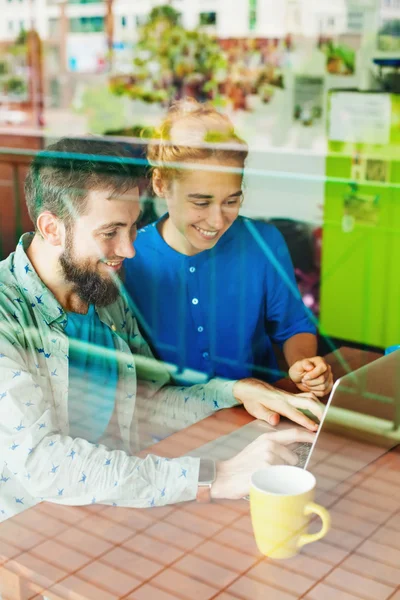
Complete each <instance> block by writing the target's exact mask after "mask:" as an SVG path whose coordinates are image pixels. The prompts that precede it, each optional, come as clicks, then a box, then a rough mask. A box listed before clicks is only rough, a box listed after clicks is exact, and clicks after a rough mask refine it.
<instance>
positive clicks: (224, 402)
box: [218, 380, 241, 408]
mask: <svg viewBox="0 0 400 600" xmlns="http://www.w3.org/2000/svg"><path fill="white" fill-rule="evenodd" d="M235 383H237V380H235V381H223V380H221V388H222V389H221V392H220V397H219V402H218V404H219V408H233V407H234V406H240V405H241V402H239V400H236V398H235V396H234V395H233V386H234V385H235Z"/></svg>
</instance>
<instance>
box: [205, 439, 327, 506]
mask: <svg viewBox="0 0 400 600" xmlns="http://www.w3.org/2000/svg"><path fill="white" fill-rule="evenodd" d="M314 439H315V434H314V433H310V432H309V431H305V430H304V429H300V428H294V429H286V430H285V431H272V432H271V433H264V434H262V435H260V437H258V438H257V439H256V440H254V442H252V443H251V444H249V445H248V446H246V448H245V449H244V450H242V451H241V452H240V453H239V454H237V455H236V456H234V457H233V458H231V459H230V460H226V461H222V462H219V463H217V477H216V479H215V481H214V483H213V485H212V487H211V497H212V498H215V499H217V498H220V499H222V498H227V499H230V500H237V499H239V498H243V496H246V495H247V494H248V493H249V491H250V483H251V476H252V474H253V473H254V472H255V471H257V470H258V469H262V468H263V467H268V466H270V465H285V464H289V465H296V464H297V461H298V458H297V456H296V454H294V453H293V452H292V451H291V450H289V448H286V446H288V445H289V444H293V442H303V443H305V442H309V443H310V444H312V443H313V441H314Z"/></svg>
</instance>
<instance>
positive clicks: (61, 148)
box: [25, 138, 144, 228]
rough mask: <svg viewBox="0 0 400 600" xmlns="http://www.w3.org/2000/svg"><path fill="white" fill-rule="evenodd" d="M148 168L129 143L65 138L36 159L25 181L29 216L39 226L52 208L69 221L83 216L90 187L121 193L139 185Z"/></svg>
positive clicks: (63, 219) (53, 211)
mask: <svg viewBox="0 0 400 600" xmlns="http://www.w3.org/2000/svg"><path fill="white" fill-rule="evenodd" d="M143 172H144V167H143V166H138V165H137V164H135V160H134V158H133V152H132V150H131V149H130V148H129V146H127V145H126V144H123V143H119V142H107V141H105V140H98V139H72V138H64V139H61V140H59V141H58V142H56V143H55V144H52V145H50V146H48V147H47V148H46V149H45V150H44V151H42V152H40V153H39V154H37V155H36V157H35V158H34V160H33V162H32V164H31V166H30V168H29V171H28V175H27V177H26V180H25V197H26V204H27V207H28V212H29V216H30V218H31V219H32V222H33V223H34V225H35V228H36V221H37V218H38V216H39V215H40V213H42V212H44V211H49V212H51V213H52V214H54V215H56V216H57V217H58V218H59V219H61V220H62V221H63V222H65V223H66V224H70V223H71V222H72V221H73V219H74V218H76V217H78V216H80V215H83V214H84V213H85V210H86V205H87V202H86V200H87V194H88V192H89V191H90V190H96V189H97V190H109V191H110V195H111V196H112V195H120V194H124V193H125V192H127V191H129V190H131V189H133V188H135V187H137V186H138V179H139V177H143Z"/></svg>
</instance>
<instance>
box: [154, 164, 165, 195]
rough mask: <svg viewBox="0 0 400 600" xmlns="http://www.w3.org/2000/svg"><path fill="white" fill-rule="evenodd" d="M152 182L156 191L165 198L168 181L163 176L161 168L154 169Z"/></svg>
mask: <svg viewBox="0 0 400 600" xmlns="http://www.w3.org/2000/svg"><path fill="white" fill-rule="evenodd" d="M152 183H153V190H154V193H155V194H156V195H157V196H158V197H159V198H165V192H166V191H167V190H166V186H167V183H166V181H165V178H163V177H162V175H161V171H160V169H154V171H153V179H152Z"/></svg>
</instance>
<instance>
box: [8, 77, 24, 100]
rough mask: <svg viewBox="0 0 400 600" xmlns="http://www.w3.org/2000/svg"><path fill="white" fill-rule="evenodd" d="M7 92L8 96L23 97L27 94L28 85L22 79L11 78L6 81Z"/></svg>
mask: <svg viewBox="0 0 400 600" xmlns="http://www.w3.org/2000/svg"><path fill="white" fill-rule="evenodd" d="M4 87H5V91H6V92H7V93H8V94H15V95H16V96H22V95H23V94H25V93H26V84H25V81H24V80H23V79H21V78H20V77H10V78H9V79H7V81H5V85H4Z"/></svg>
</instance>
